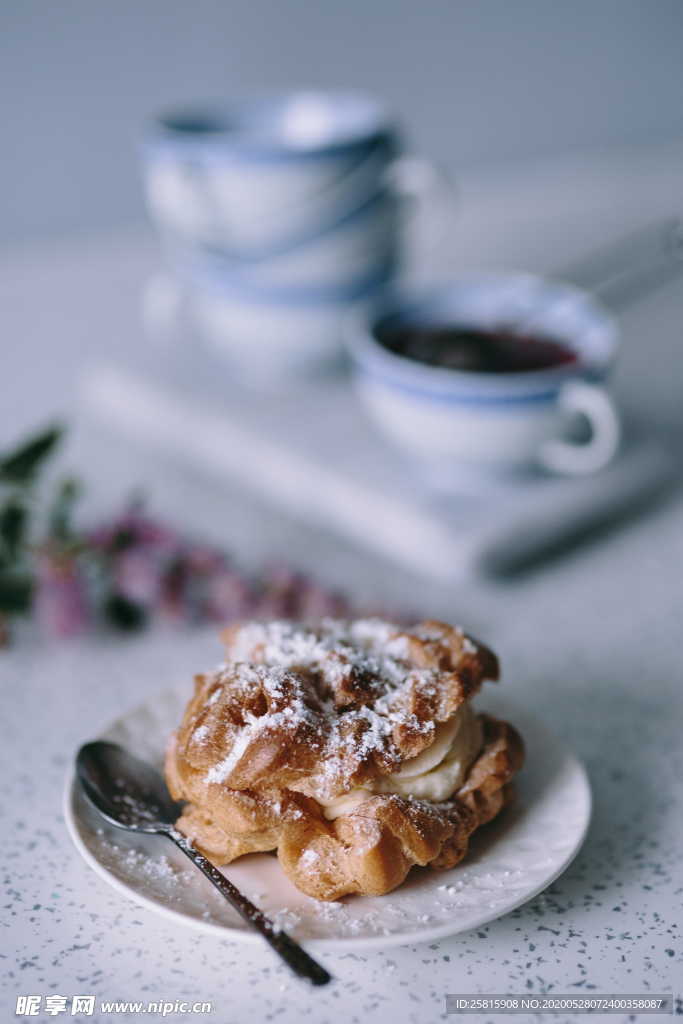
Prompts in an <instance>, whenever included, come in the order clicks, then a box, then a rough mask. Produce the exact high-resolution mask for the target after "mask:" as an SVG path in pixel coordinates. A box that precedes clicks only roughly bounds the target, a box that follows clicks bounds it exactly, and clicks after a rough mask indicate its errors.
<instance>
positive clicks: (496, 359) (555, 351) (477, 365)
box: [377, 323, 576, 373]
mask: <svg viewBox="0 0 683 1024" xmlns="http://www.w3.org/2000/svg"><path fill="white" fill-rule="evenodd" d="M377 340H378V341H379V342H380V344H381V345H383V346H384V347H385V348H388V349H389V350H390V351H391V352H395V353H396V354H397V355H399V356H404V357H405V358H406V359H414V360H416V361H417V362H418V363H426V364H427V365H428V366H439V367H443V368H445V369H449V370H466V371H470V372H471V373H525V372H528V371H529V370H547V369H550V368H551V367H553V366H562V365H563V364H565V363H574V362H576V353H575V352H573V351H572V349H570V348H569V347H568V346H567V345H564V344H563V343H562V342H559V341H555V340H554V339H552V338H544V337H539V336H536V335H527V334H516V333H515V332H514V331H512V330H508V329H499V330H498V329H483V328H482V329H479V328H473V327H456V326H446V325H439V324H425V325H416V324H405V323H403V324H393V325H390V324H386V325H384V326H381V327H379V328H378V330H377Z"/></svg>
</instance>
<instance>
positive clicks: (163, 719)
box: [64, 687, 591, 951]
mask: <svg viewBox="0 0 683 1024" xmlns="http://www.w3.org/2000/svg"><path fill="white" fill-rule="evenodd" d="M492 690H493V688H491V687H489V688H487V691H486V693H485V694H484V696H483V697H481V698H480V699H479V701H478V704H479V705H480V706H481V707H482V709H486V710H490V711H492V712H493V713H494V714H499V715H500V716H501V717H506V718H509V720H510V721H511V722H513V723H514V724H515V725H516V726H517V727H518V728H519V730H520V732H521V733H522V735H523V737H524V740H525V743H526V747H527V761H526V764H525V767H524V770H523V772H522V773H521V774H520V777H519V780H518V783H517V794H518V795H517V800H516V801H515V803H513V804H512V805H510V806H509V807H508V808H506V810H505V811H504V812H503V813H502V814H501V815H500V816H499V818H498V819H496V821H495V822H493V823H492V824H491V825H489V826H487V827H486V828H484V829H482V830H480V831H479V832H478V833H477V834H475V836H474V839H473V842H472V844H471V848H470V852H469V854H468V856H467V858H466V859H465V860H464V861H463V862H462V863H461V864H459V865H458V866H457V867H455V868H453V869H452V870H450V871H444V872H441V871H432V870H430V869H420V868H417V869H414V870H413V871H412V872H411V874H410V875H409V877H408V880H407V881H406V882H405V883H404V885H402V886H401V887H400V888H399V889H397V890H396V891H395V892H392V893H389V894H388V895H386V896H379V897H359V896H353V897H347V898H346V899H344V900H342V901H340V902H339V903H336V904H330V903H321V902H319V901H317V900H314V899H311V898H310V897H308V896H304V895H303V894H302V893H300V892H299V891H298V890H297V889H295V888H294V886H293V885H292V884H291V883H290V882H289V881H288V879H287V878H286V877H285V875H284V874H283V873H282V871H281V870H280V867H279V864H278V861H277V859H276V858H275V857H274V856H273V855H272V854H264V853H260V854H250V855H249V856H247V857H243V858H242V859H241V860H239V861H237V862H236V863H234V864H231V865H229V867H227V868H226V869H225V870H226V874H227V875H229V877H230V879H231V880H232V881H233V882H234V883H235V884H236V885H237V886H238V887H239V888H240V889H241V890H242V891H243V892H244V893H245V894H246V895H247V896H249V897H250V898H251V899H252V900H253V901H254V902H255V903H256V904H257V905H258V906H260V907H261V908H262V909H263V910H264V911H265V912H266V913H268V914H269V915H270V916H271V917H275V919H276V920H278V921H279V922H280V923H281V924H282V925H284V926H285V927H286V928H287V930H288V931H289V932H290V933H291V934H292V935H293V936H294V937H295V938H296V939H298V940H300V941H302V942H305V943H306V945H308V946H310V947H314V948H315V947H318V948H327V949H337V950H349V951H350V950H356V949H371V948H385V947H388V946H394V945H403V944H406V943H414V942H422V941H427V940H430V939H437V938H441V937H443V936H446V935H453V934H456V933H458V932H464V931H468V930H469V929H470V928H477V927H480V926H481V925H483V924H486V923H487V922H489V921H493V920H494V919H495V918H497V917H501V916H502V915H503V914H507V913H508V912H509V911H511V910H514V909H515V908H516V907H518V906H520V905H521V904H522V903H525V902H526V901H527V900H529V899H531V897H532V896H535V895H536V894H537V893H539V892H541V890H543V889H545V888H546V886H548V885H549V884H550V883H551V882H552V881H553V880H554V879H555V878H557V876H558V875H559V874H560V873H561V872H562V871H564V870H565V868H566V867H567V866H568V864H569V863H570V862H571V860H572V859H573V857H574V856H575V854H576V853H577V851H578V849H579V847H580V846H581V844H582V842H583V839H584V837H585V834H586V830H587V828H588V823H589V820H590V809H591V795H590V787H589V784H588V779H587V777H586V772H585V770H584V768H583V766H582V765H581V764H580V762H579V761H578V760H577V759H576V758H575V757H574V755H573V754H572V753H571V752H570V751H569V750H567V749H566V747H564V746H563V744H561V743H560V742H559V741H558V740H557V739H556V738H555V737H554V736H553V735H552V734H551V733H549V732H548V731H547V730H546V729H545V727H543V726H542V725H541V724H540V723H539V722H537V721H535V720H534V719H533V717H532V716H530V715H529V714H528V713H527V712H526V711H525V710H523V709H522V708H520V707H517V706H515V705H514V704H513V703H511V702H510V701H508V700H507V699H503V698H501V697H500V696H499V694H498V693H497V692H491V691H492ZM188 696H189V694H188V692H187V690H186V689H185V688H184V689H183V690H182V691H166V692H164V693H163V694H161V695H159V696H158V697H157V698H155V699H154V700H149V701H147V702H146V703H144V704H142V705H140V706H139V707H137V708H135V709H133V710H132V711H130V712H128V713H127V714H125V715H123V716H122V717H121V718H119V719H118V720H117V721H116V722H114V723H113V724H112V725H111V727H110V728H109V729H107V731H106V732H105V733H104V734H103V737H102V738H106V739H110V740H113V741H115V742H117V743H121V744H122V745H124V746H126V747H127V748H128V749H130V750H131V751H132V752H133V753H134V754H137V755H138V756H140V757H143V758H147V759H148V760H150V761H154V762H156V763H160V761H161V758H162V754H163V749H164V746H165V743H166V738H167V736H168V734H169V733H170V731H171V730H172V729H173V728H174V727H175V726H176V725H177V723H178V722H179V721H180V717H181V713H182V709H183V707H184V705H185V703H186V701H187V698H188ZM64 805H65V806H64V810H65V816H66V822H67V825H68V828H69V832H70V833H71V837H72V839H73V841H74V843H75V844H76V847H77V848H78V850H79V851H80V852H81V854H82V855H83V857H84V858H85V860H86V861H87V863H88V864H89V865H90V866H91V867H92V868H93V870H94V871H96V872H97V874H99V875H101V876H102V878H104V879H106V881H107V882H109V884H110V885H112V886H113V887H114V888H115V889H117V890H118V891H119V892H121V893H123V894H124V895H125V896H127V897H129V899H131V900H133V901H134V902H136V903H139V904H140V905H142V906H144V907H147V908H149V909H151V910H155V911H156V912H157V913H160V914H163V915H164V916H165V917H168V918H171V919H172V920H174V921H175V922H176V923H177V924H184V925H191V926H193V927H195V928H199V929H200V930H201V931H204V932H210V933H212V934H214V935H217V936H220V937H221V938H223V939H231V940H234V941H240V942H261V941H262V940H261V939H260V937H259V936H258V935H257V934H256V933H254V932H253V931H252V930H251V929H249V928H248V926H247V925H246V924H245V923H244V922H243V921H242V920H241V918H240V917H238V915H237V914H236V913H235V912H234V911H233V910H232V909H231V908H230V907H229V906H228V905H227V904H226V903H225V901H224V900H223V899H222V898H221V897H220V896H219V894H218V893H217V892H215V890H213V888H212V887H211V885H210V884H209V883H208V882H207V881H206V880H205V879H204V878H203V877H202V875H201V874H200V873H199V872H198V871H196V870H195V869H194V868H193V867H192V865H191V864H190V863H189V862H188V861H187V860H186V859H185V858H184V857H183V856H182V854H180V853H179V852H178V851H176V850H175V848H174V847H173V845H172V844H171V843H170V842H168V841H167V840H165V839H164V838H163V837H159V836H153V837H133V836H130V835H128V834H127V833H125V832H121V831H119V830H116V829H112V828H109V827H108V826H106V825H105V826H104V828H103V823H102V821H101V819H99V818H98V817H97V816H96V814H95V812H94V811H93V810H92V809H91V808H90V807H89V805H88V804H87V802H86V801H85V799H84V797H83V796H82V794H81V792H80V788H79V787H78V785H77V784H76V782H75V780H74V777H73V775H70V777H69V779H68V781H67V787H66V791H65V795H64Z"/></svg>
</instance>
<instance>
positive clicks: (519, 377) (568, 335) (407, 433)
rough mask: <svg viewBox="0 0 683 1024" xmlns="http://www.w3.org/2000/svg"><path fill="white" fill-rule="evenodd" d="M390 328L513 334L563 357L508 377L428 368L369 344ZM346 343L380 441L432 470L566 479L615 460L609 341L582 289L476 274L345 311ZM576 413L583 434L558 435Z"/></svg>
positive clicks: (608, 325) (610, 328) (612, 326)
mask: <svg viewBox="0 0 683 1024" xmlns="http://www.w3.org/2000/svg"><path fill="white" fill-rule="evenodd" d="M389 320H392V321H393V322H394V323H396V322H399V323H400V322H402V321H403V322H406V323H413V324H416V323H417V324H422V325H425V324H430V323H431V324H434V323H438V324H454V325H457V326H466V327H470V328H488V329H493V328H501V327H502V326H505V327H506V328H507V329H513V330H514V329H519V330H520V331H523V332H524V333H525V334H529V335H534V334H537V335H538V336H543V337H547V338H551V339H554V340H556V341H557V342H560V343H562V344H563V345H565V346H567V347H568V348H570V349H571V350H572V352H573V353H574V354H575V356H576V358H575V359H574V360H573V361H572V362H569V363H566V364H562V365H556V366H551V367H548V368H545V369H539V370H531V371H524V372H513V373H482V372H469V371H463V370H454V369H448V368H442V367H436V366H431V365H426V364H424V363H421V362H418V361H416V360H414V359H411V358H407V357H405V356H401V355H398V354H395V353H394V352H392V351H390V350H389V349H388V348H387V347H385V346H384V345H383V344H381V342H380V341H379V340H378V337H377V330H378V328H380V327H381V326H382V325H386V324H387V322H388V321H389ZM345 340H346V343H347V347H348V350H349V352H350V355H351V358H352V360H353V363H354V367H355V379H356V384H357V388H358V392H359V394H360V396H361V399H362V401H363V402H364V404H365V405H366V406H367V408H368V410H369V412H370V413H371V415H372V416H373V417H374V419H375V420H376V422H377V423H378V425H379V426H380V428H381V429H382V430H383V431H384V433H385V434H386V435H387V436H388V437H389V438H390V439H391V440H392V441H393V442H394V443H396V444H398V445H399V446H400V447H401V448H403V449H404V450H405V451H406V452H407V453H409V454H411V455H413V456H415V457H417V458H418V459H420V460H421V461H422V462H423V463H424V464H425V465H428V466H429V467H430V469H431V470H432V471H435V470H436V471H437V472H438V473H441V474H445V475H446V476H448V475H449V474H455V475H457V474H458V472H461V471H463V470H472V469H477V470H486V471H489V472H491V471H493V472H497V473H500V472H506V473H509V472H513V473H517V472H519V471H522V470H525V469H529V468H531V467H533V466H539V465H540V466H543V467H544V468H546V469H548V470H550V471H553V472H557V473H567V474H578V473H590V472H594V471H596V470H599V469H601V468H602V467H603V466H605V465H606V464H607V463H608V462H609V461H610V460H611V459H612V457H613V456H614V454H615V452H616V450H617V448H618V444H619V437H620V427H619V418H618V415H617V412H616V410H615V408H614V405H613V402H612V399H611V398H610V396H609V394H608V392H607V390H606V385H605V376H606V374H607V371H608V370H609V368H610V366H611V363H612V361H613V358H614V354H615V351H616V348H617V344H618V340H619V334H618V328H617V325H616V322H615V320H614V318H613V317H612V316H611V315H610V313H609V312H608V311H607V310H606V309H604V308H603V307H602V306H601V305H600V304H599V303H598V302H596V301H595V300H594V299H593V298H592V297H591V296H590V295H588V294H587V293H586V292H582V291H580V290H579V289H576V288H574V287H572V286H570V285H566V284H562V283H558V282H554V281H547V280H543V279H541V278H538V277H533V276H531V275H527V274H478V275H472V276H469V277H466V278H461V279H458V280H456V281H454V282H452V283H451V284H449V285H447V286H444V287H442V288H439V289H436V290H434V291H433V292H431V293H424V292H422V293H419V294H403V295H401V296H394V297H390V298H384V299H383V300H381V302H380V303H379V304H376V305H375V307H374V308H373V309H372V311H371V312H370V313H369V314H368V312H367V310H364V311H361V312H360V313H359V312H355V313H354V315H353V316H352V317H351V318H350V319H349V320H348V322H347V324H346V329H345ZM577 417H580V418H582V419H583V420H584V421H586V422H587V424H588V426H589V438H588V440H587V441H585V442H582V443H579V442H576V441H574V440H572V439H571V437H570V436H568V432H569V428H570V426H571V424H572V422H573V421H575V420H576V419H577Z"/></svg>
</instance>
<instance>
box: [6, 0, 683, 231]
mask: <svg viewBox="0 0 683 1024" xmlns="http://www.w3.org/2000/svg"><path fill="white" fill-rule="evenodd" d="M682 52H683V3H681V2H680V0H572V2H559V0H514V2H511V0H482V2H476V3H465V2H460V0H458V2H453V0H451V2H441V0H427V2H426V3H418V2H416V0H366V2H363V0H345V2H331V0H284V2H283V0H194V2H192V3H190V2H189V0H185V2H182V0H144V2H142V3H134V2H132V0H127V2H126V0H124V2H121V3H115V2H113V0H109V2H104V0H103V2H93V0H59V2H58V3H44V2H42V0H22V2H21V3H5V4H2V5H0V97H1V98H2V99H1V101H0V138H2V140H3V144H2V160H0V195H2V197H3V200H2V208H1V213H0V241H11V240H14V239H22V238H29V237H40V236H41V235H47V234H54V233H59V232H62V231H65V230H69V229H73V228H84V227H85V228H87V227H98V226H104V225H109V224H115V223H120V222H124V221H128V220H132V219H136V218H137V217H139V216H140V215H141V212H142V199H141V192H140V187H139V181H138V177H137V166H136V144H137V140H138V138H139V133H140V128H141V124H142V121H143V119H144V116H145V114H146V113H148V112H150V111H154V110H156V109H157V108H159V107H160V106H164V105H166V104H168V103H173V102H175V101H176V100H178V99H187V98H193V97H198V98H202V97H205V96H206V97H213V96H232V95H239V94H244V93H248V92H250V91H253V90H256V89H261V90H262V89H265V90H269V89H282V88H289V87H293V86H298V85H302V86H328V87H343V86H353V87H355V88H364V89H369V90H372V91H374V92H377V93H380V94H381V95H383V96H385V97H386V99H387V100H388V101H389V103H390V104H392V105H393V106H394V107H395V108H396V109H397V110H398V111H399V112H400V113H401V115H402V116H403V119H404V121H405V123H406V126H407V127H408V129H409V131H410V134H411V137H412V138H413V140H414V142H415V144H416V145H417V146H419V147H421V148H422V149H423V150H424V151H426V152H428V153H429V154H430V155H432V156H435V157H438V158H441V159H445V160H447V161H449V162H451V163H452V164H453V165H454V166H456V167H458V166H466V165H469V166H471V165H476V164H479V163H490V162H497V161H516V160H521V159H526V158H528V157H538V156H543V155H551V154H555V153H563V152H565V151H570V150H577V149H593V148H604V147H610V146H628V147H630V146H633V145H639V144H641V143H650V142H661V141H666V140H672V139H675V138H680V137H681V136H683V104H682V102H681V97H682V96H683V60H682V58H681V54H682Z"/></svg>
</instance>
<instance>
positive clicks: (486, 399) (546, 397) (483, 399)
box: [357, 364, 561, 405]
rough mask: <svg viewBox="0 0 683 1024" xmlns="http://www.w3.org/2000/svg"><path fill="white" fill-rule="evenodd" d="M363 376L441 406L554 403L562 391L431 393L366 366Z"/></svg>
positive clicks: (362, 367)
mask: <svg viewBox="0 0 683 1024" xmlns="http://www.w3.org/2000/svg"><path fill="white" fill-rule="evenodd" d="M357 365H358V364H357ZM359 368H360V370H361V372H362V374H363V375H364V376H365V377H366V378H368V379H369V380H371V381H373V382H376V383H378V384H379V385H380V386H381V387H384V388H385V389H386V390H390V391H401V392H402V393H403V394H407V395H412V396H413V397H415V398H421V399H424V400H426V401H429V402H437V403H439V404H441V405H460V404H462V405H521V404H523V403H528V402H534V403H539V404H540V403H543V402H554V401H555V400H556V399H557V396H558V393H559V391H560V387H561V383H560V384H558V386H557V387H554V388H550V389H548V390H546V391H531V392H525V393H523V394H513V393H512V392H507V393H500V394H494V393H493V392H490V393H488V394H487V393H485V392H478V393H477V392H471V391H430V390H429V389H428V388H421V387H419V386H417V385H414V384H406V383H405V382H404V381H398V380H396V379H395V378H388V377H384V376H382V375H381V374H379V373H378V372H376V371H373V370H372V369H370V368H369V367H368V366H366V365H362V366H359Z"/></svg>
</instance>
